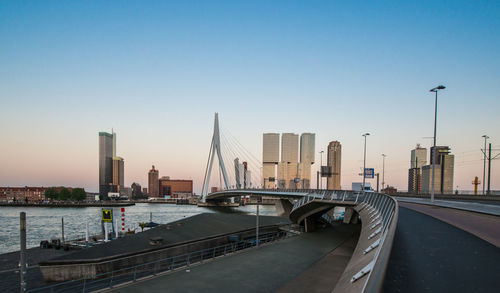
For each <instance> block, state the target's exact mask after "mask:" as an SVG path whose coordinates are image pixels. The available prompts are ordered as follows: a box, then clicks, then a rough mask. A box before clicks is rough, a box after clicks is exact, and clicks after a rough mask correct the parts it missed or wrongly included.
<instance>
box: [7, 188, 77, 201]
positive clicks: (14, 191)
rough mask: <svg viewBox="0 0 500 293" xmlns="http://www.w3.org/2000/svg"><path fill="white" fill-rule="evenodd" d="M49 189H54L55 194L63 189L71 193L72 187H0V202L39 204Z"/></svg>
mask: <svg viewBox="0 0 500 293" xmlns="http://www.w3.org/2000/svg"><path fill="white" fill-rule="evenodd" d="M49 188H54V189H55V190H56V192H61V190H62V189H63V188H66V189H68V190H69V191H73V188H72V187H63V186H59V187H35V186H25V187H9V186H7V187H0V201H7V202H26V201H27V202H40V201H44V200H45V199H46V198H45V191H47V189H49Z"/></svg>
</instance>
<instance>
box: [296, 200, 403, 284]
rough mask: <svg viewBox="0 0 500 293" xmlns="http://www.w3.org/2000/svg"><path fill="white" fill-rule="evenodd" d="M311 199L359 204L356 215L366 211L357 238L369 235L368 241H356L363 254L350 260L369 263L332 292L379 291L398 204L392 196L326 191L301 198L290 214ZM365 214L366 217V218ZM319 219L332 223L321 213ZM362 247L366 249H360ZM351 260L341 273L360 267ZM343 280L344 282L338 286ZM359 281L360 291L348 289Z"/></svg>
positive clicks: (393, 231) (392, 235)
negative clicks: (362, 282) (361, 284)
mask: <svg viewBox="0 0 500 293" xmlns="http://www.w3.org/2000/svg"><path fill="white" fill-rule="evenodd" d="M314 200H321V201H351V202H355V203H357V202H359V204H358V205H357V208H356V210H357V211H358V213H360V212H361V211H362V210H365V211H364V215H363V219H362V225H363V227H362V230H364V231H365V233H363V231H362V233H361V235H360V237H363V235H368V236H367V239H361V238H360V239H359V240H358V245H357V247H356V250H357V251H362V253H360V254H359V255H354V254H353V258H363V261H364V263H366V262H368V263H367V264H366V265H364V266H363V267H361V268H360V269H359V270H357V272H356V273H355V274H354V275H351V276H348V277H349V278H347V276H344V275H343V276H342V277H341V279H340V281H339V283H338V284H337V287H336V289H335V291H339V292H342V291H349V292H379V291H380V290H381V288H382V284H383V281H384V276H385V271H386V269H387V264H388V261H389V256H390V252H391V248H392V242H393V239H394V233H395V230H396V224H397V219H398V205H397V201H396V200H395V199H393V198H392V197H390V196H388V195H385V194H381V193H374V192H369V193H359V192H352V191H331V192H328V191H327V192H323V193H313V194H310V195H308V196H305V197H303V198H301V199H300V200H298V201H297V202H296V203H295V204H294V206H293V208H292V211H294V210H296V209H298V208H300V207H302V206H304V205H306V204H307V203H309V202H311V201H314ZM366 213H368V214H367V215H366ZM322 218H323V219H324V220H326V221H327V222H331V221H332V219H331V218H330V217H329V216H328V215H326V214H323V215H322ZM367 229H368V230H367ZM367 231H368V232H367ZM366 243H368V244H366ZM362 245H366V246H364V247H361V246H362ZM370 256H371V257H370ZM367 257H368V259H367ZM353 258H351V260H350V262H349V264H348V266H347V268H346V270H345V271H344V274H346V272H347V271H351V270H350V266H351V268H356V267H357V266H358V265H359V263H360V262H359V259H353ZM367 260H369V261H367ZM361 263H362V262H361ZM365 276H366V278H365ZM343 279H344V281H345V282H344V283H343V284H340V283H341V282H342V281H343ZM361 280H364V284H363V286H356V287H359V288H360V290H354V289H353V288H350V286H349V284H348V283H350V284H354V283H356V282H360V281H361ZM339 287H340V288H339ZM337 288H338V289H337Z"/></svg>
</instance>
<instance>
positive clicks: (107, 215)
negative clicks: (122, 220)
mask: <svg viewBox="0 0 500 293" xmlns="http://www.w3.org/2000/svg"><path fill="white" fill-rule="evenodd" d="M102 221H103V222H113V213H112V212H111V210H105V209H103V210H102Z"/></svg>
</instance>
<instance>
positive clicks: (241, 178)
mask: <svg viewBox="0 0 500 293" xmlns="http://www.w3.org/2000/svg"><path fill="white" fill-rule="evenodd" d="M234 177H235V179H236V189H241V188H244V185H245V166H244V165H243V164H240V161H239V159H238V158H236V159H234Z"/></svg>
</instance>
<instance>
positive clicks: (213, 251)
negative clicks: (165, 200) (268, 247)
mask: <svg viewBox="0 0 500 293" xmlns="http://www.w3.org/2000/svg"><path fill="white" fill-rule="evenodd" d="M290 236H293V234H290V233H288V232H284V231H280V232H278V233H277V234H274V233H273V235H270V236H265V237H259V245H261V244H262V243H268V242H272V241H275V240H278V239H282V238H287V237H290ZM256 244H257V242H256V240H255V239H249V240H243V241H238V242H233V243H228V244H225V245H220V246H216V247H212V248H207V249H203V250H198V251H194V252H190V253H186V254H182V255H176V256H172V257H168V258H163V259H159V260H155V261H152V262H147V263H143V264H139V265H135V266H132V267H127V268H123V269H119V270H114V271H111V272H107V273H102V274H98V275H96V276H95V277H93V278H82V279H78V280H72V281H67V282H60V283H56V284H53V285H48V286H44V287H39V288H34V289H30V290H27V291H26V292H50V293H56V292H83V293H85V292H92V291H95V290H102V289H108V288H113V287H114V286H116V285H119V284H124V283H126V282H129V283H130V282H132V283H133V282H136V281H137V280H139V279H141V278H144V277H150V276H156V275H157V274H160V273H164V272H168V271H174V270H176V269H179V268H185V269H186V271H189V270H190V266H191V265H192V264H195V263H202V262H204V261H207V260H209V259H214V258H216V257H219V256H225V255H227V254H231V253H235V252H237V251H241V250H243V249H247V248H250V247H253V246H256Z"/></svg>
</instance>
